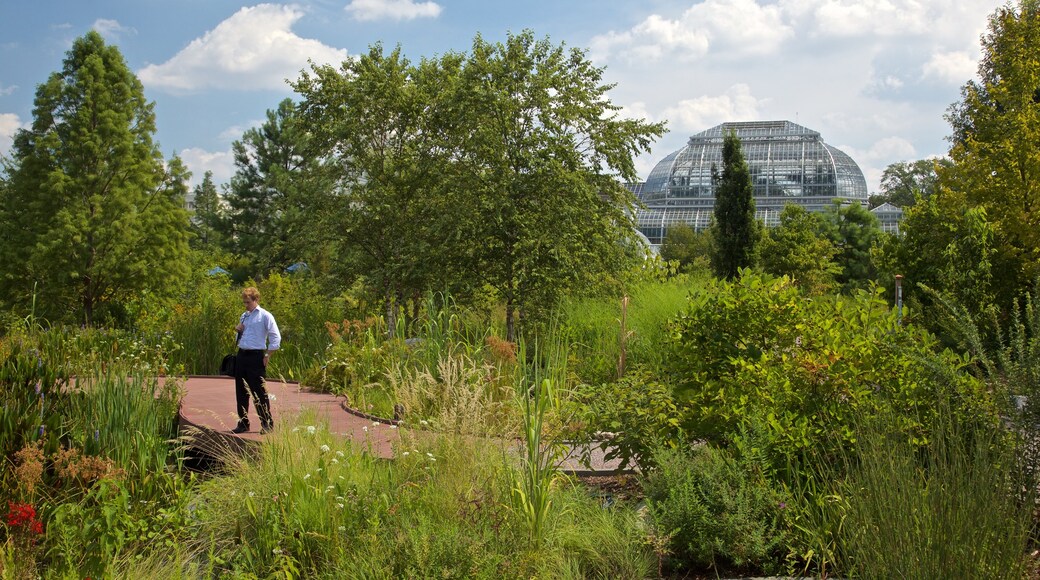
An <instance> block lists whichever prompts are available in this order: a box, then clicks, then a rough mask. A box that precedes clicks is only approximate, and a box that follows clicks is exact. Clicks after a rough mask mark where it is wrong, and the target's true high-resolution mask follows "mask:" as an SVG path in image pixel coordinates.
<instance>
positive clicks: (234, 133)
mask: <svg viewBox="0 0 1040 580" xmlns="http://www.w3.org/2000/svg"><path fill="white" fill-rule="evenodd" d="M265 122H266V120H265V119H253V120H251V121H249V122H247V123H245V124H244V125H232V126H230V127H228V128H227V129H224V130H223V131H221V132H220V135H217V139H220V140H221V141H223V142H224V143H231V142H232V141H237V140H239V139H241V138H242V135H244V134H245V132H246V131H248V130H249V129H252V128H253V127H259V126H260V125H263V124H264V123H265Z"/></svg>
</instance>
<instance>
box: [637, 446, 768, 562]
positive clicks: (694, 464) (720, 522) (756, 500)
mask: <svg viewBox="0 0 1040 580" xmlns="http://www.w3.org/2000/svg"><path fill="white" fill-rule="evenodd" d="M654 463H655V465H656V467H655V468H654V469H653V470H651V471H650V472H649V473H647V475H646V476H645V477H644V478H643V488H644V491H645V493H646V502H647V507H648V508H649V512H650V518H651V521H652V522H653V526H654V528H655V530H656V532H657V534H658V535H663V536H670V537H671V551H672V554H673V558H674V565H675V567H677V568H685V569H690V568H695V569H699V568H711V569H714V570H726V569H729V568H731V567H737V568H741V569H755V570H765V571H772V570H774V569H775V568H776V567H777V566H778V565H779V562H780V560H781V559H782V557H783V556H784V555H785V554H786V550H787V538H788V536H787V532H786V529H785V523H784V519H783V511H784V509H785V507H786V503H785V502H786V499H785V496H784V495H783V494H782V493H781V492H779V491H777V490H775V489H774V488H772V487H771V485H770V483H769V480H768V478H767V477H766V473H765V466H764V465H763V464H761V463H759V462H757V461H755V460H753V459H750V458H737V457H734V456H733V455H731V454H730V453H729V452H727V451H726V450H723V449H720V448H717V447H715V446H713V445H697V446H695V447H692V448H686V449H666V448H661V449H658V450H657V451H656V452H655V457H654Z"/></svg>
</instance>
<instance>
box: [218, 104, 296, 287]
mask: <svg viewBox="0 0 1040 580" xmlns="http://www.w3.org/2000/svg"><path fill="white" fill-rule="evenodd" d="M295 114H296V105H295V104H293V102H292V100H291V99H284V100H283V101H282V102H281V103H279V104H278V108H277V109H274V110H268V111H267V120H266V121H264V123H263V124H262V125H261V126H260V127H253V128H251V129H248V130H247V131H246V132H245V133H244V134H243V135H242V139H240V140H238V141H235V142H234V143H233V144H232V151H233V153H234V157H235V174H234V175H233V176H232V177H231V183H230V184H229V185H230V186H229V188H228V191H227V195H226V200H227V204H228V210H227V219H226V220H224V221H223V223H224V224H226V226H225V237H226V242H227V243H228V249H229V250H231V251H232V252H234V253H236V254H238V255H240V256H242V257H243V258H246V260H247V261H248V263H249V265H250V269H251V271H250V272H248V274H249V275H252V276H257V275H261V274H265V273H267V272H269V271H271V270H280V269H281V268H284V267H286V266H289V265H290V264H292V263H293V262H296V261H298V260H299V259H301V257H302V254H303V252H304V249H305V248H306V247H307V244H306V243H302V242H304V240H305V239H306V232H307V230H308V229H309V227H310V226H308V225H307V224H306V223H305V221H303V220H302V217H301V216H300V215H299V212H297V211H295V210H296V205H294V204H296V203H298V202H299V198H300V197H307V196H308V195H309V194H310V193H312V192H311V191H310V190H308V189H307V188H306V187H303V186H304V184H306V183H308V182H307V180H305V179H304V178H303V177H302V175H303V174H304V173H306V172H307V171H308V170H309V169H310V168H311V167H312V166H314V165H315V164H316V163H317V160H316V159H315V158H314V157H312V156H310V155H308V146H309V145H308V143H307V140H308V138H309V132H308V130H307V128H306V127H304V126H302V125H299V124H296V123H294V122H293V119H294V116H295ZM301 188H302V190H301Z"/></svg>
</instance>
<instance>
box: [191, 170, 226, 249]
mask: <svg viewBox="0 0 1040 580" xmlns="http://www.w3.org/2000/svg"><path fill="white" fill-rule="evenodd" d="M193 193H194V200H195V210H194V213H193V214H192V216H191V229H192V232H193V233H194V234H195V237H194V238H193V239H192V245H193V246H194V247H195V248H196V249H199V250H214V249H217V248H219V247H220V246H221V244H222V240H223V236H222V235H221V230H222V229H223V227H224V209H223V208H222V207H221V204H220V194H219V193H218V192H217V186H216V185H215V184H214V183H213V172H212V171H207V172H206V174H205V175H204V176H203V177H202V183H200V184H198V185H196V186H195V190H194V191H193Z"/></svg>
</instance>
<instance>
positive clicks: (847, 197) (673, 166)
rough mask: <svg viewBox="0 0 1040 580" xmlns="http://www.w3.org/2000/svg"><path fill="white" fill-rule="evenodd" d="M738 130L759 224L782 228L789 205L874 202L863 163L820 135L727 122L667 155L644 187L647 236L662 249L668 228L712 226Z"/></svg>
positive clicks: (778, 124) (781, 125)
mask: <svg viewBox="0 0 1040 580" xmlns="http://www.w3.org/2000/svg"><path fill="white" fill-rule="evenodd" d="M731 131H732V132H734V133H735V134H736V135H737V137H739V138H740V141H741V149H742V150H743V153H744V158H745V159H746V160H747V164H748V170H749V172H750V174H751V182H752V185H753V187H754V196H755V205H756V209H757V213H758V217H759V219H762V220H763V221H765V222H766V225H775V223H776V221H777V218H778V216H779V214H780V211H781V210H783V206H784V205H785V204H787V203H797V204H799V205H804V206H805V207H806V209H809V210H810V211H822V210H823V208H825V207H827V206H829V205H830V204H831V203H832V201H833V200H835V199H837V200H839V201H842V202H845V203H866V201H867V182H866V179H865V178H864V177H863V172H862V171H861V170H860V168H859V166H858V165H856V162H855V161H853V160H852V158H851V157H849V156H848V155H847V154H845V153H844V152H843V151H841V150H839V149H837V148H835V147H832V146H830V145H828V144H826V143H824V142H823V139H822V138H821V137H820V134H819V133H818V132H816V131H813V130H811V129H808V128H806V127H803V126H801V125H797V124H795V123H792V122H790V121H751V122H739V123H723V124H721V125H717V126H715V127H712V128H711V129H708V130H707V131H703V132H701V133H697V134H696V135H693V136H692V137H690V139H689V141H688V142H687V144H686V146H685V147H683V148H682V149H679V150H678V151H675V152H673V153H671V154H669V155H667V156H666V157H665V158H664V159H662V160H661V161H660V162H658V163H657V165H656V166H655V167H654V169H653V170H652V171H651V172H650V175H649V176H648V177H647V180H646V182H644V183H642V184H640V185H641V187H640V188H639V189H640V196H639V197H640V198H641V199H642V201H643V202H644V203H645V204H646V206H647V208H646V209H643V210H640V211H639V214H638V215H637V222H638V225H639V229H640V231H642V233H643V234H644V235H646V236H647V237H648V238H649V239H650V241H651V242H652V243H654V244H660V243H661V239H662V238H663V236H664V230H665V229H666V228H667V226H668V225H671V224H673V223H677V222H686V223H688V224H690V225H691V226H693V227H694V228H696V229H703V228H705V227H707V224H708V221H709V220H710V218H711V214H712V211H713V208H714V205H715V191H714V186H713V184H712V179H711V176H712V167H715V168H717V170H718V171H719V172H720V173H721V171H722V142H723V139H724V137H725V135H726V134H727V133H729V132H731Z"/></svg>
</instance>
